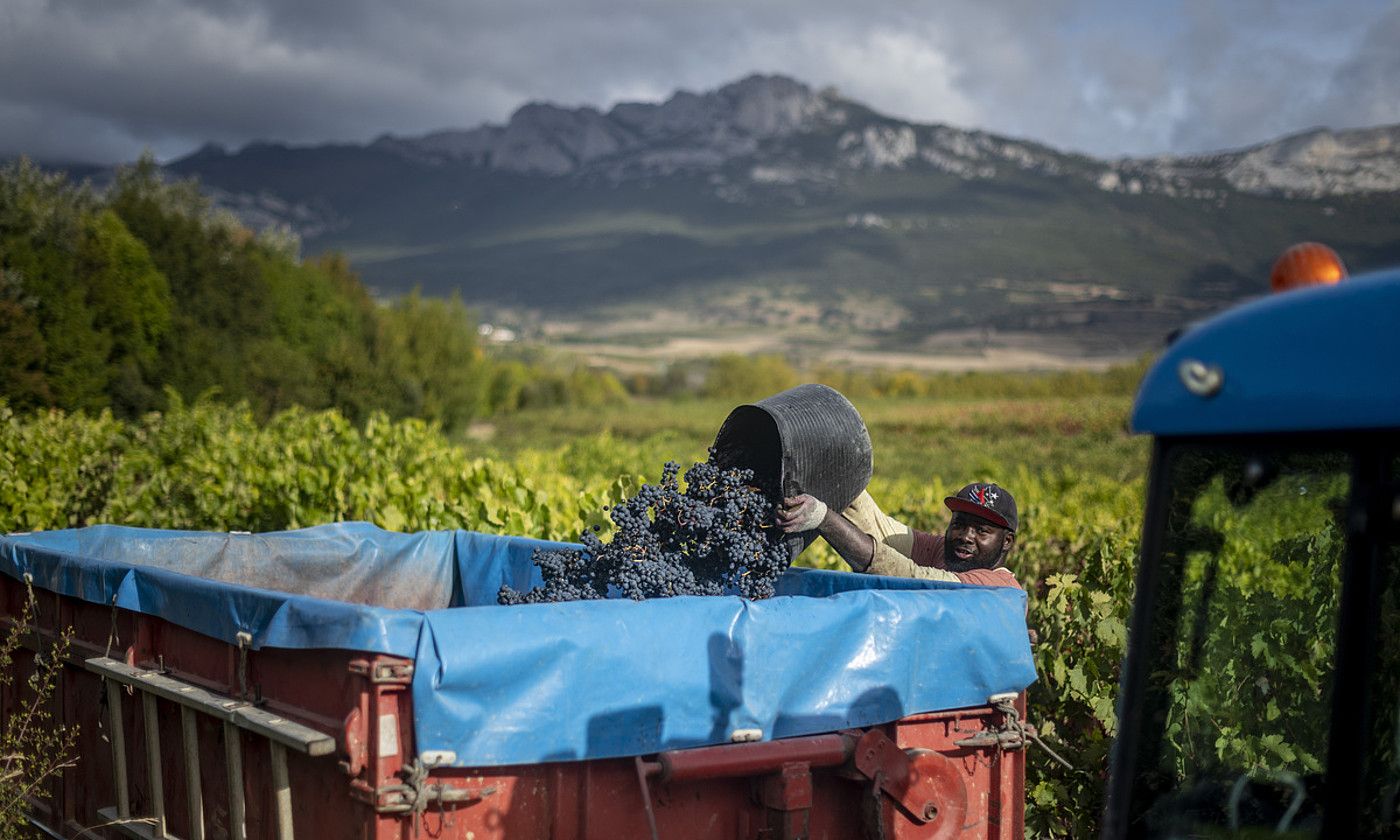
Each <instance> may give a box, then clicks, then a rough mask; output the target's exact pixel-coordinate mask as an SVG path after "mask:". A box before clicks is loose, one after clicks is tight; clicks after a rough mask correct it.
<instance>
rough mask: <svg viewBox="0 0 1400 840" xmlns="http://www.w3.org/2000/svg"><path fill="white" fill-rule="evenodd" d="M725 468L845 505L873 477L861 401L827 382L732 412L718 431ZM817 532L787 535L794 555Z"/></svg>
mask: <svg viewBox="0 0 1400 840" xmlns="http://www.w3.org/2000/svg"><path fill="white" fill-rule="evenodd" d="M714 449H715V459H716V462H717V463H718V464H719V466H721V467H724V468H731V467H741V468H745V469H751V470H753V471H754V480H755V484H757V486H759V487H760V488H762V489H763V490H764V492H766V493H768V494H769V495H770V496H772V497H773V498H774V501H775V502H779V501H781V499H782V497H784V496H795V495H797V494H799V493H810V494H811V495H813V496H816V497H817V498H818V499H821V500H822V501H823V502H825V503H826V504H827V505H828V506H830V507H831V508H832V509H833V510H838V511H839V510H844V509H845V508H846V507H847V506H848V505H850V503H851V502H853V501H855V499H856V497H857V496H859V495H860V494H861V491H863V490H864V489H865V488H866V485H868V484H869V483H870V475H871V471H872V467H873V461H872V450H871V446H870V433H869V431H868V430H867V429H866V427H865V422H864V421H863V420H861V417H860V413H859V412H858V411H856V409H855V406H853V405H851V403H850V401H849V400H847V399H846V398H845V397H843V396H842V395H841V394H840V393H839V392H837V391H835V390H833V389H831V388H828V387H827V386H825V385H799V386H797V387H796V388H790V389H788V390H786V391H783V392H782V393H779V394H774V395H773V396H771V397H768V398H766V399H762V400H759V401H758V402H757V403H754V404H752V405H741V406H739V407H738V408H735V409H734V410H733V411H731V412H730V413H729V416H728V417H727V418H726V419H725V421H724V424H723V425H722V426H720V430H719V434H717V435H716V436H715V443H714ZM814 538H815V533H814V532H808V533H806V534H794V535H793V536H791V537H789V538H788V541H787V542H788V547H789V550H790V551H791V553H792V556H793V557H796V556H797V555H798V554H800V553H802V550H803V549H804V548H806V547H807V545H808V544H809V543H810V542H811V541H812V540H813V539H814Z"/></svg>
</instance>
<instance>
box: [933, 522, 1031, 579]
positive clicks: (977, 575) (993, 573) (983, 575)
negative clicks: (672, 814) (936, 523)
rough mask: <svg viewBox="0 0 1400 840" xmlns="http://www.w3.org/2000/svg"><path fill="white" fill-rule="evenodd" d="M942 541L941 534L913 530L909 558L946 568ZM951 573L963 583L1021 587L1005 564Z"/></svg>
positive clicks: (935, 566)
mask: <svg viewBox="0 0 1400 840" xmlns="http://www.w3.org/2000/svg"><path fill="white" fill-rule="evenodd" d="M943 542H944V536H943V535H942V534H929V533H925V532H923V531H919V530H914V550H913V551H912V552H911V553H910V559H911V560H913V561H914V562H915V563H917V564H919V565H920V566H931V567H933V568H935V569H944V570H946V569H947V568H948V566H947V564H946V563H944V561H943ZM953 574H955V575H957V576H958V580H960V581H962V582H963V583H975V584H977V585H978V586H1014V587H1016V588H1017V589H1022V586H1021V582H1020V581H1018V580H1016V576H1015V575H1013V574H1011V570H1010V569H1008V568H1006V567H1005V566H998V567H997V568H995V569H968V570H967V571H965V572H953Z"/></svg>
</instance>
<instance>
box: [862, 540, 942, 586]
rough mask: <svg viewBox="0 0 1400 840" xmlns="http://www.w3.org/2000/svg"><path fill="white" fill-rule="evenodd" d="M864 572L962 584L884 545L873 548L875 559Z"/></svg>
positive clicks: (940, 571)
mask: <svg viewBox="0 0 1400 840" xmlns="http://www.w3.org/2000/svg"><path fill="white" fill-rule="evenodd" d="M865 571H866V572H868V573H870V574H872V575H891V576H893V577H907V578H922V579H923V580H946V581H951V582H953V583H962V582H963V580H962V578H960V577H958V576H957V575H956V574H955V573H953V572H950V571H948V570H947V569H939V568H935V567H933V566H920V565H919V564H918V563H915V562H914V561H913V560H910V559H909V558H908V557H905V556H904V555H903V554H900V553H899V552H898V551H895V550H894V549H893V548H891V547H890V546H888V545H885V544H884V543H879V544H877V545H876V546H875V559H874V560H871V561H870V565H869V566H866V567H865Z"/></svg>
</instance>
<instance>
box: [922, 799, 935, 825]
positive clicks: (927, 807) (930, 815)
mask: <svg viewBox="0 0 1400 840" xmlns="http://www.w3.org/2000/svg"><path fill="white" fill-rule="evenodd" d="M937 817H938V806H937V805H935V804H933V803H932V802H927V803H925V804H924V821H925V822H933V821H934V820H935V819H937Z"/></svg>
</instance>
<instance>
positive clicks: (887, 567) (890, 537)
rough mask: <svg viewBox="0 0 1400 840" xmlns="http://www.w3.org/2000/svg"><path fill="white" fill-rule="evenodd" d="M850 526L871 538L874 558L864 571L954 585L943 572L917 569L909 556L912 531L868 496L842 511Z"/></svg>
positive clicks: (857, 499)
mask: <svg viewBox="0 0 1400 840" xmlns="http://www.w3.org/2000/svg"><path fill="white" fill-rule="evenodd" d="M842 515H843V516H845V517H846V518H847V519H849V520H851V524H853V525H855V526H856V527H857V528H859V529H861V530H862V531H864V532H865V533H867V534H870V535H871V536H873V537H874V538H875V557H874V559H873V560H871V561H870V565H869V566H867V567H866V569H865V571H866V572H868V573H870V574H876V575H891V576H894V577H909V578H922V579H924V580H947V581H953V582H955V583H956V582H957V581H958V576H957V575H956V574H954V573H952V572H950V571H947V570H945V569H936V568H933V567H932V566H920V565H919V564H918V563H915V562H914V561H913V560H912V559H910V556H911V555H912V554H913V552H914V530H913V529H912V528H910V527H909V526H908V525H905V524H904V523H903V522H900V521H899V520H898V519H895V518H894V517H892V516H889V515H888V514H886V513H885V512H884V511H882V510H880V506H879V505H877V504H875V500H874V499H872V498H871V497H870V494H869V493H866V492H862V493H861V494H860V495H859V496H858V497H856V500H855V501H854V502H851V506H850V507H848V508H846V509H845V510H844V511H842Z"/></svg>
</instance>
